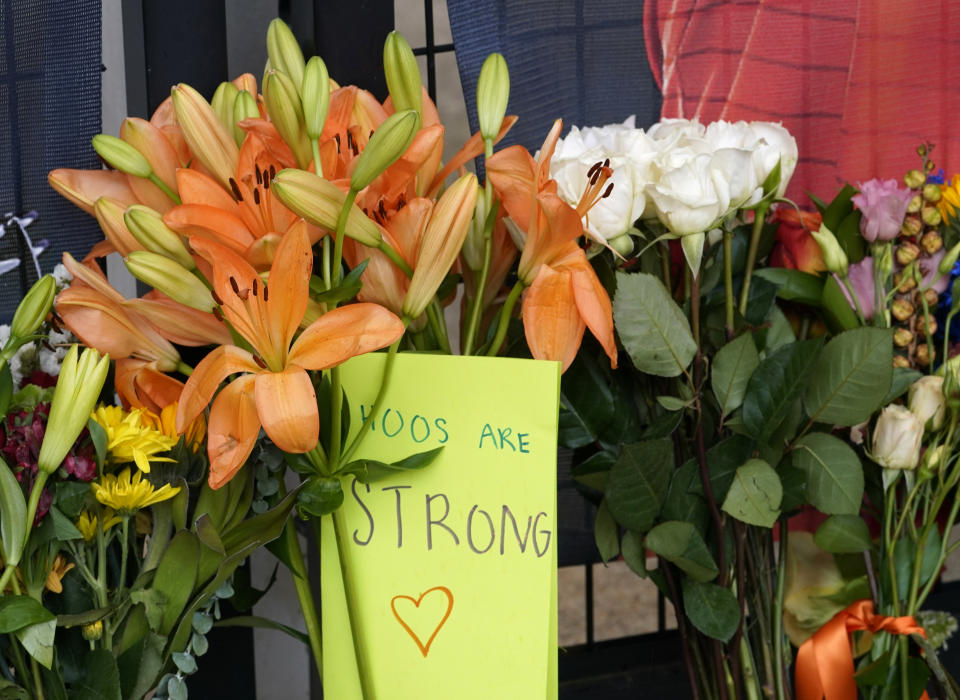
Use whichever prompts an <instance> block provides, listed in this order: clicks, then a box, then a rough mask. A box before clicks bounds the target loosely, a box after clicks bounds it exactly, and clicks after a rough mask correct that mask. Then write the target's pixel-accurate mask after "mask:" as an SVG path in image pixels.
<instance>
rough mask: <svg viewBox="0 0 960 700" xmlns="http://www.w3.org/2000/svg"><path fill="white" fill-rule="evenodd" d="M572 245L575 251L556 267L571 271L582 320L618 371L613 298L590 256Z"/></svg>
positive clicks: (575, 297)
mask: <svg viewBox="0 0 960 700" xmlns="http://www.w3.org/2000/svg"><path fill="white" fill-rule="evenodd" d="M571 245H572V246H573V247H574V250H573V251H571V253H570V254H569V255H567V256H565V257H564V258H563V259H561V260H559V261H558V262H557V263H556V264H555V265H553V267H554V269H567V270H569V271H570V272H571V273H572V275H573V279H572V281H573V298H574V300H575V301H576V305H577V310H578V311H579V312H580V317H581V318H582V319H583V320H584V322H585V323H586V324H587V328H589V329H590V332H591V333H593V335H594V337H595V338H596V339H597V340H599V341H600V345H602V346H603V349H604V351H605V352H606V353H607V356H608V357H609V358H610V366H611V367H612V368H613V369H616V368H617V341H616V339H615V338H614V333H613V305H612V304H611V303H610V295H608V294H607V290H606V289H604V288H603V285H602V284H600V279H599V278H598V277H597V273H596V272H594V270H593V268H592V267H591V266H590V263H589V262H588V261H587V255H586V253H584V252H583V250H582V249H581V248H579V247H578V246H576V244H571Z"/></svg>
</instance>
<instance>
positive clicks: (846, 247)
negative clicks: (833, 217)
mask: <svg viewBox="0 0 960 700" xmlns="http://www.w3.org/2000/svg"><path fill="white" fill-rule="evenodd" d="M830 230H831V231H834V232H836V234H837V243H839V244H840V247H841V248H842V249H843V252H844V253H846V255H847V260H849V261H850V264H851V265H854V264H856V263H858V262H860V261H861V260H863V256H864V255H866V252H867V246H866V242H865V241H864V239H863V236H861V235H860V212H858V211H856V210H854V211H851V212H850V213H849V214H847V215H846V216H844V217H843V219H842V220H841V221H840V225H839V226H837V227H836V228H831V229H830Z"/></svg>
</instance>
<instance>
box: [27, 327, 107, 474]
mask: <svg viewBox="0 0 960 700" xmlns="http://www.w3.org/2000/svg"><path fill="white" fill-rule="evenodd" d="M78 355H79V357H78ZM109 369H110V356H109V355H104V356H103V357H100V353H98V352H97V351H96V350H94V349H93V348H87V349H86V350H84V351H83V353H82V354H80V353H79V352H78V347H77V346H76V345H71V346H70V349H69V350H68V351H67V355H66V357H64V358H63V364H62V365H61V366H60V376H59V377H58V378H57V386H56V389H54V392H53V401H51V402H50V415H49V418H47V430H46V432H45V433H44V435H43V442H42V443H41V445H40V454H39V456H38V457H37V466H38V467H39V469H40V471H41V472H44V473H45V474H52V473H53V472H55V471H56V470H57V469H58V468H59V467H60V464H61V463H62V462H63V458H64V457H66V456H67V452H69V451H70V448H71V447H73V443H75V442H76V441H77V438H78V437H79V436H80V433H81V432H82V431H83V429H84V428H85V427H87V419H88V418H89V417H90V414H91V413H92V412H93V407H94V405H95V404H96V403H97V398H98V397H99V396H100V390H101V389H102V388H103V382H104V381H105V380H106V378H107V371H108V370H109Z"/></svg>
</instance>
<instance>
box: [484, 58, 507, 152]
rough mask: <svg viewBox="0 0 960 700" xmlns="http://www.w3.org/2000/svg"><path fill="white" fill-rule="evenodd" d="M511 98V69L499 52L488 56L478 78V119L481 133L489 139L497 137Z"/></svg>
mask: <svg viewBox="0 0 960 700" xmlns="http://www.w3.org/2000/svg"><path fill="white" fill-rule="evenodd" d="M509 99H510V71H508V70H507V61H506V59H504V57H503V56H502V55H500V54H498V53H492V54H490V55H489V56H487V60H485V61H484V62H483V67H482V68H481V69H480V77H479V78H478V79H477V119H478V121H479V122H480V135H481V136H483V138H484V139H485V140H487V141H492V140H494V139H496V138H497V134H498V133H499V131H500V125H501V124H502V123H503V117H504V115H505V114H506V113H507V101H508V100H509Z"/></svg>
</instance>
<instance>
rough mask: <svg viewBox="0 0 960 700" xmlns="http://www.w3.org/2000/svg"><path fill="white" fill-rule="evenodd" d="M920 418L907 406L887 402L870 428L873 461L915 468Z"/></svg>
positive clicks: (884, 465)
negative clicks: (871, 430)
mask: <svg viewBox="0 0 960 700" xmlns="http://www.w3.org/2000/svg"><path fill="white" fill-rule="evenodd" d="M922 440H923V421H922V420H920V418H918V417H917V416H916V415H915V414H913V413H912V412H911V411H910V410H909V409H907V408H905V407H903V406H898V405H897V404H891V405H890V406H887V407H886V408H884V409H883V412H882V413H881V414H880V417H879V418H878V419H877V424H876V426H875V427H874V429H873V450H872V455H871V456H872V457H873V459H874V461H875V462H876V463H877V464H879V465H880V466H882V467H885V468H887V469H916V468H917V464H918V463H919V462H920V444H921V441H922Z"/></svg>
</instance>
